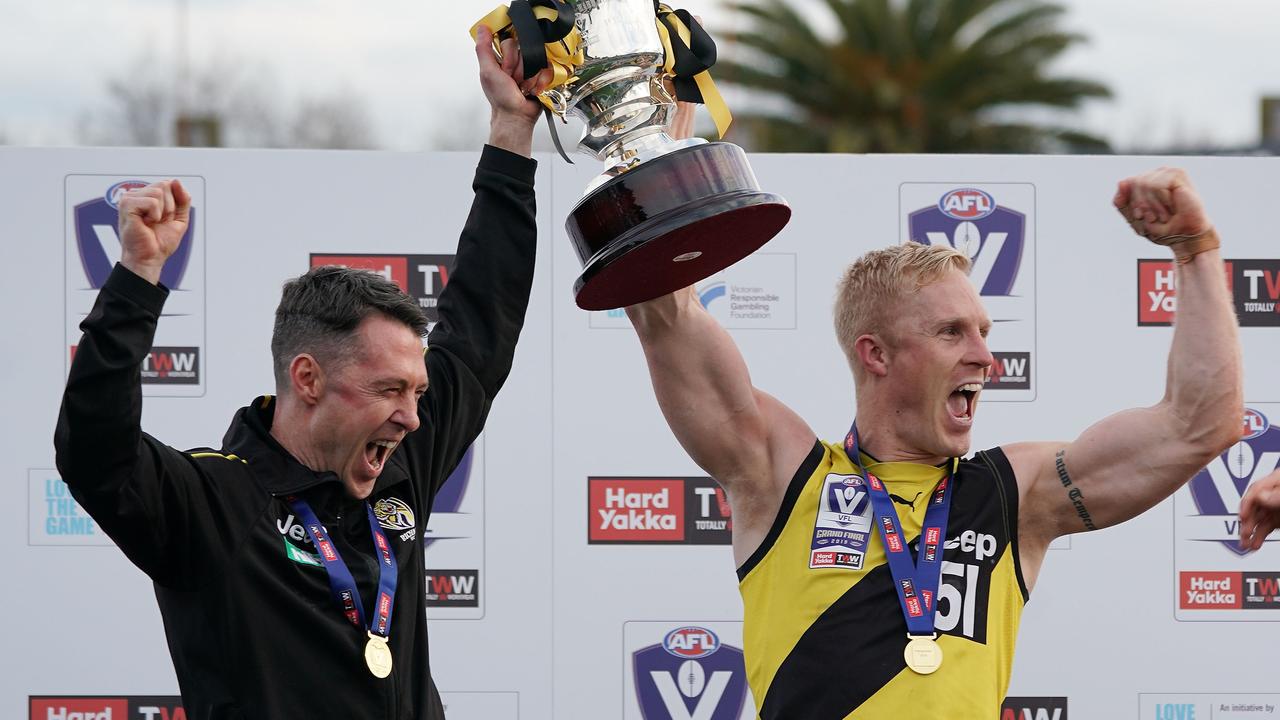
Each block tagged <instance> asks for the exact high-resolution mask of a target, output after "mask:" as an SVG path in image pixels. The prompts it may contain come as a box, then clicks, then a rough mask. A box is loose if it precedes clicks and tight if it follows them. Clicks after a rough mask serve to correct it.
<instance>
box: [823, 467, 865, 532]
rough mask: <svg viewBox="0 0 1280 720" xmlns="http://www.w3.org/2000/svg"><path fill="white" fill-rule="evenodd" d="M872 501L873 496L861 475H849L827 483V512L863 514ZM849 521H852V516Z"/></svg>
mask: <svg viewBox="0 0 1280 720" xmlns="http://www.w3.org/2000/svg"><path fill="white" fill-rule="evenodd" d="M870 501H871V496H870V495H868V494H867V491H866V490H864V489H863V486H862V478H860V477H849V478H845V479H844V480H843V481H839V482H831V483H829V484H828V485H827V508H826V509H827V512H832V513H837V514H840V515H862V514H863V513H864V512H865V511H866V509H867V503H868V502H870ZM847 522H852V518H850V520H848V521H847Z"/></svg>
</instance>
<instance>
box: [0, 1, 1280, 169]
mask: <svg viewBox="0 0 1280 720" xmlns="http://www.w3.org/2000/svg"><path fill="white" fill-rule="evenodd" d="M187 2H188V3H189V8H190V10H189V17H190V23H189V26H190V28H191V30H190V34H189V36H188V41H187V53H188V56H189V57H190V58H191V61H192V63H193V64H194V65H200V64H202V63H208V62H210V61H211V60H213V59H216V60H217V61H218V62H221V63H223V64H224V65H227V64H230V65H241V66H243V67H245V68H246V70H247V72H260V71H261V70H262V69H264V68H265V69H267V72H268V74H269V76H270V78H271V86H272V87H274V88H276V89H277V91H278V92H279V93H280V94H281V95H282V96H283V97H284V98H285V99H286V100H288V99H292V98H296V97H299V96H305V95H309V94H310V95H315V94H331V93H332V92H334V91H335V90H336V89H338V88H349V89H352V90H354V91H355V92H357V93H358V94H359V96H360V97H362V98H363V100H364V101H366V102H367V103H368V110H369V116H370V117H371V118H372V120H373V123H374V129H375V131H376V133H377V140H378V141H379V142H380V144H381V145H382V146H383V147H387V148H389V149H395V150H420V149H429V148H431V147H432V146H433V144H436V143H438V142H440V141H441V140H444V139H451V140H452V141H454V142H455V143H456V142H458V141H459V140H460V139H461V140H470V139H472V138H475V139H476V141H477V142H478V139H479V138H481V137H482V135H481V134H480V129H481V128H483V126H484V121H485V118H486V116H487V113H486V112H485V109H484V107H483V104H482V102H483V101H482V99H481V95H480V91H479V89H478V87H477V86H476V82H475V76H474V62H475V61H474V56H473V54H472V50H471V47H470V40H469V38H468V37H467V34H466V30H467V28H468V26H469V25H470V24H471V22H473V21H474V20H476V19H477V18H479V17H480V16H481V15H483V14H484V13H486V12H488V11H489V10H491V9H492V8H493V7H494V6H495V5H496V4H497V2H496V0H459V1H457V2H453V3H448V2H441V1H440V0H416V1H414V2H410V1H409V0H379V1H378V2H369V3H355V2H350V0H187ZM798 2H803V3H806V4H809V5H811V6H812V7H813V8H815V9H817V8H819V7H820V5H821V4H820V3H818V2H816V0H798ZM1065 4H1066V5H1067V7H1068V13H1067V16H1066V18H1067V19H1066V23H1065V26H1066V27H1067V28H1068V29H1072V30H1076V31H1080V32H1083V33H1085V34H1086V35H1088V36H1089V37H1090V38H1091V42H1090V43H1089V44H1088V45H1084V46H1081V47H1078V48H1076V49H1075V50H1073V51H1071V52H1070V53H1069V54H1068V55H1066V56H1065V57H1064V58H1063V60H1062V61H1061V62H1060V63H1059V66H1058V67H1059V69H1060V71H1062V72H1069V73H1072V74H1076V75H1080V76H1084V77H1090V78H1093V79H1098V80H1101V81H1103V82H1105V83H1107V84H1109V85H1110V86H1111V88H1112V90H1113V91H1114V92H1115V95H1116V97H1115V98H1114V99H1113V100H1112V101H1109V102H1093V103H1090V104H1089V106H1088V107H1087V108H1086V109H1085V110H1084V111H1082V112H1080V113H1076V114H1074V115H1073V116H1072V117H1071V118H1069V120H1070V121H1072V122H1074V123H1075V124H1077V125H1079V126H1081V127H1082V128H1084V129H1087V130H1090V131H1092V132H1095V133H1097V134H1100V135H1103V136H1104V137H1107V138H1109V139H1110V140H1111V141H1112V142H1113V143H1114V144H1115V145H1116V147H1117V148H1118V149H1120V150H1132V149H1135V148H1137V149H1142V148H1152V147H1163V146H1166V145H1168V144H1170V143H1178V142H1180V143H1193V144H1215V145H1220V146H1238V145H1249V144H1253V143H1255V142H1256V141H1257V139H1258V132H1259V130H1258V124H1259V120H1258V115H1259V112H1258V98H1259V97H1260V96H1261V95H1264V94H1274V95H1280V53H1278V52H1276V51H1275V49H1274V47H1275V42H1276V40H1275V38H1276V36H1277V33H1278V32H1280V2H1275V1H1274V0H1214V1H1213V2H1207V1H1200V2H1195V1H1193V0H1132V1H1127V2H1126V1H1124V0H1065ZM676 5H677V6H683V7H687V8H689V9H690V10H691V11H693V12H695V14H700V15H702V16H703V17H704V18H705V22H706V23H707V25H708V26H709V27H710V28H711V29H712V31H713V32H714V31H715V29H716V28H728V27H730V26H731V25H732V24H734V23H735V20H734V19H733V18H731V17H729V16H728V15H727V14H726V13H725V12H724V11H723V10H721V9H719V5H720V4H719V0H689V1H688V2H687V3H684V4H681V3H676ZM178 7H179V4H178V2H177V0H111V2H109V3H104V2H90V0H49V1H48V2H31V1H30V0H0V17H2V18H4V21H3V22H0V137H4V138H5V139H6V140H7V142H9V143H11V144H21V145H68V144H74V143H75V142H76V141H77V132H76V128H77V118H78V117H82V116H84V115H85V114H86V113H90V112H92V111H93V110H94V109H96V108H102V107H103V106H104V103H105V97H106V96H105V93H104V90H103V86H104V82H105V79H106V78H107V77H120V76H122V75H123V74H124V73H125V72H126V71H127V70H128V69H129V68H131V67H133V66H134V65H135V64H136V62H137V61H138V59H139V58H140V57H144V56H146V57H150V58H152V62H154V63H155V65H156V70H157V71H158V72H161V73H164V74H170V73H175V74H176V67H177V66H176V64H175V58H176V57H177V55H176V51H177V48H178V39H177V31H176V29H177V27H178V22H177V17H178V14H177V8H178ZM733 99H734V98H733V96H730V100H731V101H732V100H733ZM739 100H740V99H739Z"/></svg>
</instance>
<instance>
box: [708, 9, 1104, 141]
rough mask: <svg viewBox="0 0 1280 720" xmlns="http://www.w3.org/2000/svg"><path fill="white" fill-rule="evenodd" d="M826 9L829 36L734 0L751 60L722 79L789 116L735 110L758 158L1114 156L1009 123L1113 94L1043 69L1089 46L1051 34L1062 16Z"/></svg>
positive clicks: (1065, 136)
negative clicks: (778, 105)
mask: <svg viewBox="0 0 1280 720" xmlns="http://www.w3.org/2000/svg"><path fill="white" fill-rule="evenodd" d="M824 1H825V5H826V9H827V10H828V11H829V12H830V14H831V15H833V16H834V17H835V20H836V25H837V36H836V38H835V39H834V40H829V39H824V37H823V36H822V35H820V34H819V33H818V32H817V31H816V30H815V29H814V28H813V27H812V26H811V25H810V24H809V22H808V20H806V18H805V17H803V16H802V15H801V14H799V13H798V12H796V9H795V7H794V6H795V4H796V3H794V1H792V2H788V1H787V0H730V2H729V7H730V8H731V9H733V10H734V11H736V12H738V13H740V14H742V15H744V16H747V17H748V18H749V19H750V20H751V23H750V24H751V25H752V27H751V28H750V29H749V30H747V31H745V32H742V33H739V34H737V35H735V36H732V40H733V41H736V45H737V46H738V47H740V48H745V49H746V50H747V52H746V53H745V54H744V53H737V54H736V57H735V58H734V59H722V60H721V61H720V62H719V63H718V64H717V66H716V69H715V75H716V77H717V78H719V79H720V80H722V81H723V82H725V83H727V84H736V85H739V86H742V87H744V88H747V89H749V90H753V91H759V92H763V93H766V94H770V95H773V96H776V97H778V98H780V99H781V100H783V101H784V104H785V105H788V106H789V108H788V111H787V112H785V113H776V114H774V113H757V114H748V113H743V112H741V111H739V112H738V113H737V116H738V117H737V123H740V124H741V125H742V126H743V128H742V129H744V130H746V131H747V132H748V133H749V134H750V137H751V139H752V140H753V142H752V143H750V144H752V145H753V146H754V147H755V148H756V149H760V150H774V151H783V152H925V153H955V152H1042V151H1045V150H1057V151H1062V150H1075V151H1093V152H1099V151H1101V152H1105V151H1107V150H1108V146H1107V143H1106V141H1105V140H1102V139H1100V138H1097V137H1094V136H1091V135H1088V134H1085V133H1083V132H1076V131H1072V130H1070V129H1066V128H1061V127H1053V126H1046V125H1040V124H1035V123H1032V122H1017V121H1015V120H1013V119H1012V118H1011V117H1010V115H1011V113H1010V110H1014V111H1015V112H1017V111H1020V110H1023V109H1027V108H1032V109H1035V108H1039V109H1044V108H1075V107H1078V106H1079V105H1080V104H1081V102H1083V101H1084V100H1086V99H1088V98H1106V97H1110V95H1111V92H1110V90H1108V89H1107V88H1106V86H1104V85H1101V84H1099V83H1096V82H1092V81H1089V80H1082V79H1078V78H1065V77H1050V76H1048V73H1047V71H1046V69H1045V66H1046V65H1047V64H1048V62H1049V61H1050V60H1052V59H1053V58H1055V57H1057V56H1058V55H1059V54H1060V53H1061V52H1062V51H1063V50H1066V49H1067V48H1068V47H1071V46H1072V45H1075V44H1076V43H1078V42H1082V41H1084V39H1085V38H1084V37H1083V36H1081V35H1078V34H1075V33H1068V32H1063V31H1061V30H1058V29H1057V21H1058V19H1059V17H1060V16H1061V15H1062V14H1063V12H1064V9H1063V7H1062V6H1060V5H1056V4H1052V3H1048V2H1040V1H1039V0H824ZM814 4H815V5H820V4H818V3H814ZM744 55H747V56H748V57H744ZM1022 114H1023V115H1026V113H1022Z"/></svg>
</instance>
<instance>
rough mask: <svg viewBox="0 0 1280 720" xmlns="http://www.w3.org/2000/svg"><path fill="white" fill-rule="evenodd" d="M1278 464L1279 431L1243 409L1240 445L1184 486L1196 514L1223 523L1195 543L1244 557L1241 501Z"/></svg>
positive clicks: (1279, 456)
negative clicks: (1213, 545)
mask: <svg viewBox="0 0 1280 720" xmlns="http://www.w3.org/2000/svg"><path fill="white" fill-rule="evenodd" d="M1277 464H1280V429H1277V428H1273V427H1271V423H1270V422H1269V421H1268V420H1267V417H1266V416H1265V415H1263V414H1262V413H1261V412H1258V411H1257V410H1254V409H1252V408H1246V409H1245V412H1244V417H1243V423H1242V425H1241V436H1240V442H1238V443H1236V444H1235V445H1232V446H1231V447H1230V448H1228V449H1227V451H1226V452H1224V453H1222V454H1221V455H1219V456H1218V457H1216V458H1214V459H1213V461H1212V462H1210V463H1209V465H1208V466H1206V467H1205V468H1204V469H1203V470H1201V471H1200V472H1198V473H1196V476H1195V477H1193V478H1191V482H1190V483H1188V485H1187V487H1188V488H1189V489H1190V491H1191V499H1192V501H1193V502H1194V503H1195V506H1196V510H1197V511H1198V512H1199V514H1200V515H1201V516H1208V517H1212V518H1217V519H1219V520H1221V522H1222V525H1221V527H1220V528H1217V530H1220V532H1218V531H1215V532H1214V533H1213V536H1212V537H1201V538H1197V539H1200V540H1216V541H1217V542H1219V543H1221V545H1222V546H1223V547H1225V548H1227V549H1228V550H1230V551H1231V552H1233V553H1235V554H1237V555H1241V556H1243V555H1245V554H1247V551H1245V550H1242V549H1241V548H1240V544H1239V542H1238V541H1237V536H1238V535H1239V530H1240V526H1239V520H1238V515H1239V513H1240V499H1241V498H1242V497H1244V493H1245V490H1247V489H1248V488H1249V484H1250V483H1252V482H1254V481H1255V480H1261V479H1262V478H1264V477H1266V476H1267V475H1269V474H1270V473H1271V471H1273V470H1275V469H1276V466H1277Z"/></svg>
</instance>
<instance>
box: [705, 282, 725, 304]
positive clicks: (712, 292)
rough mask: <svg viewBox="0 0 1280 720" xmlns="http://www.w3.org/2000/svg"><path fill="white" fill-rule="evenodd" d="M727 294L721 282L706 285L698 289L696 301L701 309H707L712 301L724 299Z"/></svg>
mask: <svg viewBox="0 0 1280 720" xmlns="http://www.w3.org/2000/svg"><path fill="white" fill-rule="evenodd" d="M727 292H728V290H727V286H726V285H725V283H724V281H723V280H717V281H715V282H711V283H707V284H706V285H703V286H702V287H700V288H698V301H699V302H701V303H702V307H704V308H705V307H709V306H710V305H711V302H712V301H713V300H715V299H717V298H722V297H724V296H725V293H727Z"/></svg>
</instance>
